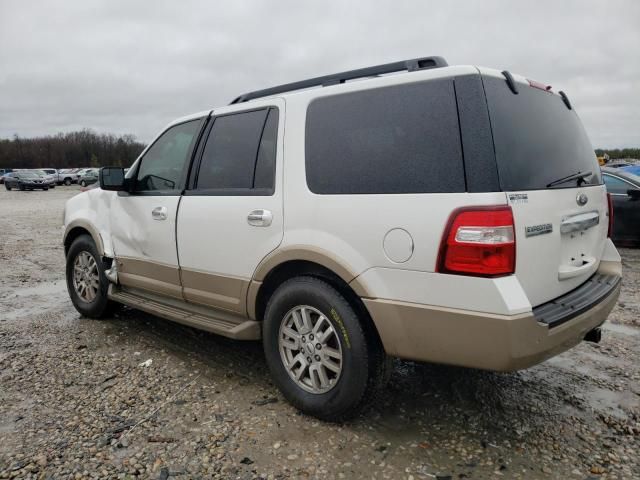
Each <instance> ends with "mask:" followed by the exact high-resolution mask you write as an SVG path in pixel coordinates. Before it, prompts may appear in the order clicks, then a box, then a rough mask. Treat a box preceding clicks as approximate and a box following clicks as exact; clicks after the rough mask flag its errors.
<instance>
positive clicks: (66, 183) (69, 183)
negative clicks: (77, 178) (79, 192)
mask: <svg viewBox="0 0 640 480" xmlns="http://www.w3.org/2000/svg"><path fill="white" fill-rule="evenodd" d="M64 184H65V185H66V186H67V187H68V186H69V185H71V179H70V178H65V179H64Z"/></svg>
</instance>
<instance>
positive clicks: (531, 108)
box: [483, 76, 602, 191]
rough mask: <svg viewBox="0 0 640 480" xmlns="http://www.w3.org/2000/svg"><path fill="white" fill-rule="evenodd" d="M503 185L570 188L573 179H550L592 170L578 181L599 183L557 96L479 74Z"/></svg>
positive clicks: (579, 132)
mask: <svg viewBox="0 0 640 480" xmlns="http://www.w3.org/2000/svg"><path fill="white" fill-rule="evenodd" d="M483 82H484V88H485V91H486V94H487V103H488V107H489V117H490V119H491V129H492V131H493V140H494V144H495V150H496V161H497V163H498V174H499V176H500V185H501V187H502V189H503V190H506V191H512V190H541V189H545V188H575V187H576V186H577V185H578V182H577V180H572V181H568V182H565V183H558V184H557V185H555V186H553V187H548V185H549V184H550V183H552V182H554V183H555V182H556V181H557V180H559V179H561V178H564V177H568V176H570V175H573V174H576V173H578V172H580V173H584V172H592V175H591V176H589V177H586V178H585V180H586V182H584V183H583V185H600V184H602V178H601V175H600V167H599V165H598V161H597V159H596V156H595V152H594V150H593V147H592V146H591V142H590V141H589V138H588V137H587V134H586V132H585V130H584V127H583V126H582V123H581V122H580V119H579V118H578V116H577V115H576V113H575V111H574V110H569V109H568V108H567V106H566V105H565V104H564V102H563V101H562V98H560V97H559V96H558V95H554V94H552V93H549V92H545V91H543V90H540V89H538V88H533V87H529V86H526V85H523V84H518V91H519V93H518V94H517V95H515V94H513V93H512V92H511V90H510V89H509V87H508V86H507V82H506V81H505V80H504V79H500V78H493V77H486V76H485V77H483Z"/></svg>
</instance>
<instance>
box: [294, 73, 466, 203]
mask: <svg viewBox="0 0 640 480" xmlns="http://www.w3.org/2000/svg"><path fill="white" fill-rule="evenodd" d="M306 173H307V185H308V186H309V189H310V190H311V191H312V192H314V193H319V194H366V193H372V194H375V193H431V192H434V193H435V192H438V193H439V192H464V191H465V180H464V168H463V163H462V149H461V145H460V130H459V126H458V115H457V110H456V102H455V95H454V91H453V83H452V80H451V79H447V80H432V81H428V82H421V83H414V84H404V85H399V86H393V87H384V88H378V89H373V90H366V91H360V92H355V93H347V94H342V95H334V96H329V97H322V98H319V99H317V100H315V101H313V102H312V103H311V104H310V105H309V107H308V110H307V124H306Z"/></svg>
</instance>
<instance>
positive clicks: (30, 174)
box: [19, 172, 42, 178]
mask: <svg viewBox="0 0 640 480" xmlns="http://www.w3.org/2000/svg"><path fill="white" fill-rule="evenodd" d="M19 175H20V176H21V177H22V178H39V177H41V176H42V175H38V174H37V173H35V172H20V173H19Z"/></svg>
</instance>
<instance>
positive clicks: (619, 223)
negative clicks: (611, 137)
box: [602, 167, 640, 247]
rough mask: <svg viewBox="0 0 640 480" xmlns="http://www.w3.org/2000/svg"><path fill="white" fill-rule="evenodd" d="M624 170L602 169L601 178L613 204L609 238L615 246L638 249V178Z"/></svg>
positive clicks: (639, 223) (639, 194)
mask: <svg viewBox="0 0 640 480" xmlns="http://www.w3.org/2000/svg"><path fill="white" fill-rule="evenodd" d="M627 168H629V167H627ZM625 170H626V169H622V168H615V169H610V168H603V169H602V178H603V180H604V183H605V185H606V186H607V192H608V193H610V194H611V201H612V202H613V231H612V234H611V238H612V239H613V242H614V243H615V244H616V245H620V246H635V247H639V246H640V176H637V175H634V174H633V173H631V172H628V171H625Z"/></svg>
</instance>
